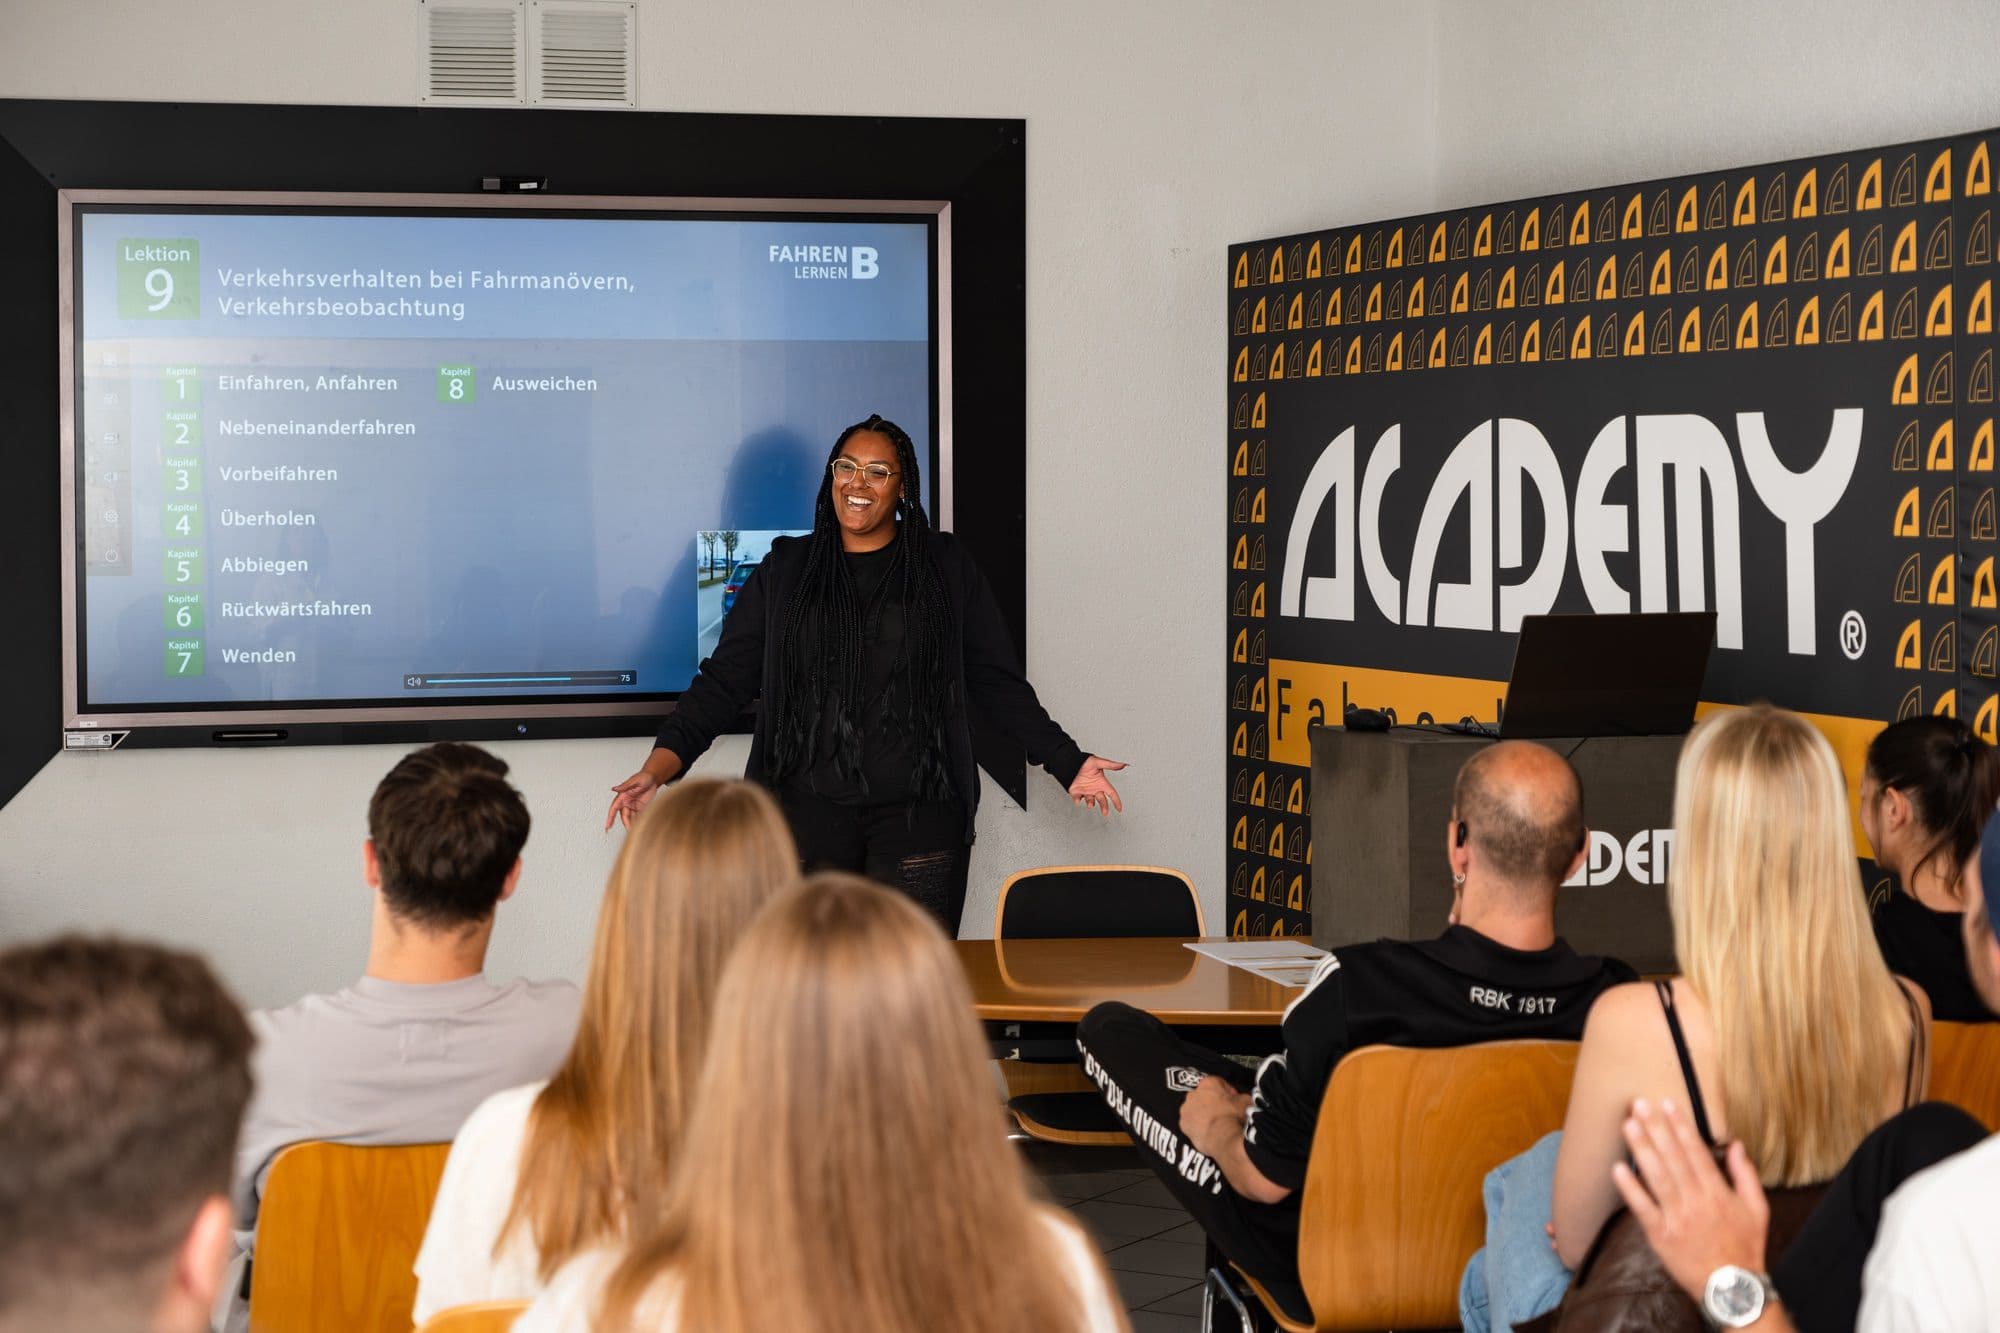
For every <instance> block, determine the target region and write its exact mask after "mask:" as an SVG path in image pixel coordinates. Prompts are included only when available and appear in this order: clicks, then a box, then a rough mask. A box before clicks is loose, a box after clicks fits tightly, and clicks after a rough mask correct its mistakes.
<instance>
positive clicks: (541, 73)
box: [528, 0, 639, 107]
mask: <svg viewBox="0 0 2000 1333" xmlns="http://www.w3.org/2000/svg"><path fill="white" fill-rule="evenodd" d="M638 8H639V7H638V6H637V5H636V4H630V3H625V2H624V0H529V3H528V12H529V15H530V20H529V21H530V22H531V23H532V24H533V28H534V42H533V59H532V60H531V62H530V63H531V65H532V69H533V89H534V92H533V100H534V101H535V102H537V103H539V104H542V105H546V106H595V107H620V106H626V107H629V106H637V105H638V73H637V66H638V59H637V51H636V47H637V42H636V38H637V29H638V22H639V15H638Z"/></svg>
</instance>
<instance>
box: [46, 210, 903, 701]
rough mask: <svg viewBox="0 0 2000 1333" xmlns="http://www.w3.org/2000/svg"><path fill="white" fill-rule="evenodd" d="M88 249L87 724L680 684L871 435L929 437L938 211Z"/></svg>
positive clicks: (195, 222)
mask: <svg viewBox="0 0 2000 1333" xmlns="http://www.w3.org/2000/svg"><path fill="white" fill-rule="evenodd" d="M73 246H74V254H75V258H74V279H73V280H74V282H75V284H76V286H75V293H76V295H75V310H76V331H75V336H76V343H75V354H76V369H75V389H76V400H75V401H76V407H77V415H76V423H75V435H74V447H75V450H76V460H77V470H76V480H77V488H76V496H77V509H76V513H75V515H74V522H75V533H76V539H77V540H76V553H75V559H76V560H77V561H78V566H77V569H76V574H77V579H76V586H77V588H78V589H79V603H78V606H77V624H78V633H79V644H78V652H79V663H80V666H79V676H80V680H79V700H80V710H81V711H86V712H87V711H89V710H93V709H95V710H115V709H117V708H119V707H122V706H138V707H141V708H145V707H147V706H171V707H175V708H187V709H199V708H202V707H207V706H218V705H219V706H223V707H228V706H229V705H232V704H242V705H268V704H273V703H288V702H295V703H301V704H312V703H331V702H334V701H342V702H355V703H364V704H380V703H383V702H392V703H393V702H406V703H415V704H421V703H424V702H431V703H436V702H441V701H443V700H446V699H450V700H452V701H454V702H466V701H468V700H480V701H486V702H492V701H496V700H499V699H501V698H503V697H506V698H511V697H516V696H543V697H549V698H554V699H565V698H572V699H573V698H574V697H576V696H578V695H583V694H590V695H609V696H620V695H659V694H671V693H674V692H678V691H679V690H681V689H683V688H685V687H686V685H687V682H688V680H689V678H690V677H691V676H692V674H693V672H694V670H695V667H696V665H697V663H698V662H699V661H700V660H701V657H702V656H703V655H704V654H705V653H706V652H708V651H709V650H711V649H712V648H713V647H714V645H715V641H716V638H717V636H718V634H719V633H720V630H721V624H722V620H723V617H724V616H726V615H727V614H728V610H729V608H730V606H731V605H732V604H733V602H734V599H735V589H736V586H737V584H738V582H739V581H740V579H741V578H745V577H748V574H749V572H750V570H751V569H753V568H754V566H755V562H756V560H757V559H758V558H759V557H761V556H762V555H763V554H764V553H765V552H766V551H767V550H768V548H769V545H770V541H771V538H772V537H773V536H776V535H780V534H782V533H785V532H797V531H802V530H805V529H808V528H810V526H811V524H812V504H813V497H814V494H815V492H816V489H817V487H818V485H819V482H820V474H821V470H822V469H823V467H824V465H825V459H826V454H827V450H828V449H829V447H830V446H831V444H832V442H833V439H834V437H835V435H836V434H837V432H838V431H839V430H840V429H841V428H842V427H843V426H845V425H847V424H849V423H852V422H854V421H858V420H861V419H862V418H865V417H866V416H868V415H869V414H870V413H871V412H879V413H881V414H882V415H884V416H886V417H889V418H891V419H893V420H895V421H897V422H899V423H901V424H902V425H903V426H904V427H905V428H906V429H908V430H909V432H910V434H911V436H912V437H913V438H914V439H915V441H916V443H917V447H918V449H919V451H920V456H923V457H928V455H929V449H930V443H931V441H930V436H931V430H932V424H931V411H932V399H931V375H932V360H933V352H932V343H933V329H932V324H931V313H930V311H931V299H930V293H931V273H930V266H931V240H930V228H929V224H928V222H927V221H926V220H899V219H888V220H883V219H870V220H856V221H848V220H840V221H823V220H818V219H787V218H784V217H780V216H766V217H760V218H752V219H745V218H742V217H733V218H723V217H716V216H700V217H643V216H635V215H629V214H628V215H603V216H547V215H539V216H538V215H532V214H525V213H503V214H484V215H477V216H468V215H466V214H464V213H450V214H445V213H420V212H393V213H392V212H351V211H350V212H337V213H336V212H330V211H325V210H321V211H299V210H276V209H256V210H247V209H223V210H195V209H191V208H190V209H185V210H177V211H133V210H132V209H130V208H112V207H104V206H85V207H82V208H80V209H79V210H78V215H77V219H76V226H75V231H74V234H73ZM926 481H927V482H928V481H929V478H926ZM926 498H927V499H928V498H929V497H926Z"/></svg>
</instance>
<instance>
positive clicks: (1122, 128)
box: [0, 0, 1440, 1004]
mask: <svg viewBox="0 0 2000 1333" xmlns="http://www.w3.org/2000/svg"><path fill="white" fill-rule="evenodd" d="M639 10H640V53H639V72H640V105H641V107H642V108H643V109H646V110H689V111H743V112H750V111H761V112H788V113H815V112H823V113H842V114H885V115H951V116H982V115H990V116H1024V117H1026V118H1027V120H1028V124H1029V158H1028V160H1029V176H1028V232H1029V240H1028V248H1029V258H1028V271H1029V288H1028V308H1029V315H1028V320H1029V348H1028V364H1029V378H1028V397H1029V439H1028V471H1029V477H1028V543H1029V566H1030V568H1029V574H1028V595H1029V609H1028V634H1029V640H1030V644H1029V651H1028V666H1029V670H1030V675H1031V676H1032V677H1033V679H1034V680H1035V682H1036V684H1037V686H1038V687H1039V688H1040V690H1041V692H1042V695H1043V698H1044V699H1045V700H1046V701H1047V703H1048V704H1049V706H1050V709H1051V711H1053V712H1054V713H1055V714H1056V716H1057V717H1058V718H1059V719H1061V720H1062V721H1063V722H1064V723H1065V724H1066V725H1067V726H1068V727H1069V728H1070V730H1071V731H1072V732H1073V733H1074V734H1075V735H1076V736H1077V737H1078V739H1079V740H1080V741H1081V742H1082V743H1083V744H1085V745H1086V746H1090V747H1094V748H1096V749H1098V750H1099V751H1101V752H1102V753H1105V754H1108V755H1111V756H1113V757H1115V758H1119V759H1124V760H1127V761H1129V762H1130V763H1131V764H1132V768H1131V770H1130V771H1129V773H1128V774H1127V775H1126V776H1125V778H1124V779H1123V780H1122V781H1121V783H1120V788H1121V790H1122V791H1123V792H1124V794H1125V797H1126V806H1127V812H1126V814H1125V815H1124V816H1123V817H1122V818H1120V819H1117V820H1115V821H1114V822H1112V823H1110V824H1108V825H1107V824H1102V823H1100V822H1098V821H1097V820H1096V819H1095V817H1093V816H1086V815H1083V814H1079V813H1077V812H1075V811H1072V810H1070V809H1069V808H1068V805H1067V802H1066V801H1064V800H1063V797H1062V793H1061V792H1060V791H1059V790H1058V789H1057V788H1056V786H1055V785H1054V783H1053V782H1051V781H1050V780H1049V779H1048V778H1047V777H1046V776H1044V775H1041V774H1040V773H1039V772H1037V773H1035V774H1033V775H1031V778H1030V781H1031V783H1033V784H1034V785H1033V786H1032V787H1031V795H1030V808H1029V809H1028V810H1027V811H1025V812H1024V811H1022V810H1020V809H1019V808H1017V807H1015V806H1013V805H1012V804H1011V803H1010V802H1008V801H1007V800H1006V798H1004V797H1003V796H1001V795H999V793H998V792H997V791H995V790H993V789H992V788H990V787H989V789H988V791H987V793H986V801H985V805H984V806H983V807H982V811H981V816H980V830H979V832H980V839H979V844H978V847H977V849H976V852H975V856H974V860H973V870H972V900H971V904H970V906H969V907H968V908H967V911H966V917H965V933H967V934H971V935H981V934H986V933H988V929H989V926H990V923H991V917H992V910H993V899H994V894H995V891H996V890H997V888H998V885H999V881H1000V880H1001V878H1002V877H1004V876H1005V874H1006V873H1007V872H1008V871H1010V870H1012V869H1015V868H1018V867H1021V866H1026V865H1035V864H1044V863H1053V862H1070V861H1144V862H1159V863H1164V864H1169V865H1178V866H1181V867H1183V868H1185V869H1187V870H1188V871H1189V872H1190V873H1191V874H1193V876H1194V877H1195V880H1196V882H1197V884H1198V885H1199V886H1200V887H1201V890H1202V893H1203V896H1204V899H1205V901H1206V903H1207V906H1208V911H1209V916H1210V919H1211V921H1216V922H1219V921H1221V920H1222V918H1221V900H1222V840H1223V837H1224V835H1225V832H1226V829H1225V827H1224V822H1223V787H1222V782H1223V779H1222V764H1221V754H1222V747H1223V729H1222V711H1223V710H1222V706H1221V705H1222V699H1223V673H1222V652H1223V648H1224V644H1223V642H1222V636H1221V632H1220V630H1221V621H1222V603H1223V557H1224V554H1225V549H1224V540H1225V539H1224V532H1223V521H1222V515H1223V508H1224V497H1223V481H1224V478H1223V466H1222V463H1223V450H1224V445H1223V443H1222V432H1221V429H1220V428H1221V425H1222V419H1223V413H1224V411H1225V407H1226V404H1225V398H1224V393H1223V373H1224V370H1225V367H1224V365H1223V354H1224V349H1223V338H1222V320H1223V316H1224V282H1225V279H1226V274H1225V273H1224V267H1223V266H1224V248H1225V246H1227V244H1228V243H1229V242H1231V241H1234V240H1242V239H1245V238H1248V237H1251V236H1257V235H1268V234H1276V233H1282V232H1288V231H1297V230H1302V229H1304V228H1307V227H1312V226H1319V225H1324V224H1329V223H1334V222H1341V221H1353V220H1362V219H1367V218H1371V217H1381V216H1390V215H1394V214H1398V213H1407V212H1414V211H1419V210H1422V209H1426V208H1429V207H1432V206H1433V204H1434V203H1435V202H1436V200H1435V198H1434V188H1433V174H1434V170H1435V166H1434V163H1435V157H1436V149H1437V135H1436V125H1435V119H1436V112H1437V107H1438V104H1439V103H1438V95H1439V70H1440V67H1439V64H1438V60H1437V52H1438V49H1439V48H1438V40H1439V32H1438V24H1437V15H1438V13H1439V10H1438V7H1437V5H1436V4H1434V3H1397V4H1380V5H1359V4H1353V5H1340V4H1327V3H1323V2H1322V0H1266V2H1265V3H1261V4H1259V5H1256V6H1245V5H1241V4H1236V3H1229V0H1212V2H1210V0H1162V2H1157V3H1151V4H1141V3H1132V2H1130V0H1090V2H1088V3H1081V4H1079V3H1064V2H1063V0H1017V3H1011V4H1006V5H974V4H971V3H960V2H958V0H929V2H920V0H882V2H879V3H850V2H842V3H823V2H822V3H815V2H814V0H770V2H767V3H761V4H754V5H735V6H729V5H723V6H697V5H693V4H689V3H685V2H684V0H676V2H674V3H668V2H667V0H640V4H639ZM419 13H420V11H419V8H418V6H417V4H416V3H415V0H340V3H338V4H304V3H280V4H271V5H262V6H258V5H243V4H239V3H221V2H220V0H180V2H178V3H175V4H172V5H161V4H157V3H147V2H146V0H7V2H6V4H5V14H6V18H5V27H6V32H7V38H6V40H5V42H0V96H17V97H94V98H136V99H154V100H188V101H246V102H257V101H271V102H326V103H373V104H390V103H412V102H415V101H416V100H417V89H418V54H419V52H420V50H421V30H420V27H419ZM301 150H302V151H310V146H309V145H301ZM5 374H6V371H5V369H4V368H0V378H4V376H5ZM49 447H50V448H53V447H54V442H53V441H50V442H49ZM496 748H497V749H498V750H499V751H500V752H501V753H502V754H503V755H504V756H505V758H506V759H507V760H508V762H509V763H511V764H512V765H514V768H515V777H516V780H517V781H518V782H519V784H520V785H521V787H522V789H523V791H524V792H525V793H526V795H527V797H528V801H529V805H530V808H531V809H532V811H533V812H534V817H535V833H534V835H533V837H532V838H531V840H530V842H529V846H528V852H527V861H528V874H527V876H526V878H525V880H524V882H523V886H522V890H521V892H520V894H519V895H518V896H517V897H516V898H515V900H514V901H513V902H512V903H510V904H509V905H508V906H507V908H506V910H505V911H504V913H503V917H502V922H501V925H500V928H499V930H498V932H497V935H496V945H495V953H494V957H493V960H492V961H493V968H494V971H495V972H496V973H497V974H500V975H507V974H515V973H533V974H544V973H565V974H568V975H572V976H574V975H578V974H580V972H581V968H582V963H583V960H584V958H585V955H586V953H587V950H588V942H589V932H590V926H591V921H592V917H593V914H594V911H595V905H596V900H597V895H598V891H599V887H600V885H601V883H602V880H603V876H604V872H605V871H606V869H607V868H608V867H609V865H610V862H611V858H612V856H613V854H614V852H615V849H616V839H617V837H618V835H617V834H612V835H609V836H607V835H604V834H602V833H600V832H599V826H600V824H601V821H602V815H603V808H604V801H605V799H606V793H605V788H606V787H608V786H609V785H610V784H611V783H613V782H615V781H617V780H618V779H620V778H622V777H624V776H625V775H626V774H627V773H629V772H630V771H631V770H632V768H633V767H634V766H635V765H636V764H637V763H638V761H639V760H640V758H642V757H643V753H644V748H645V747H644V744H643V742H600V741H576V742H535V743H518V744H510V745H503V746H498V747H496ZM743 749H744V745H743V742H742V741H741V740H740V739H733V740H728V741H725V742H724V743H723V744H721V745H718V746H717V748H716V750H715V752H714V753H713V754H712V755H711V756H710V757H709V759H708V760H706V761H705V762H704V766H703V767H704V771H719V772H733V771H740V769H741V764H742V759H743ZM397 753H398V752H397V751H396V750H394V749H392V748H388V747H356V748H348V749H314V750H299V751H282V750H271V751H256V752H231V753H217V752H209V751H178V752H174V751H154V752H146V753H132V754H121V755H114V756H103V757H84V756H71V755H64V756H58V757H57V758H56V759H55V760H53V761H52V762H51V763H50V764H49V766H48V767H47V768H46V769H44V770H43V772H42V773H41V774H40V776H38V777H37V778H36V779H35V781H34V782H32V783H31V784H30V785H29V786H28V788H27V789H26V790H25V791H23V792H22V793H21V795H20V796H18V797H17V798H16V799H15V800H14V801H12V802H11V803H9V804H8V805H7V806H6V807H5V808H0V940H8V939H18V938H21V937H23V936H27V935H32V934H39V933H42V932H46V931H52V930H56V929H60V928H65V927H72V926H79V927H85V928H118V929H122V930H127V931H132V932H137V933H142V934H146V935H151V936H156V937H160V938H164V939H168V940H173V941H179V942H182V943H184V944H187V945H190V946H193V947H198V948H200V949H203V950H205V951H206V952H207V953H209V954H210V955H211V956H212V957H213V958H215V959H216V961H217V962H218V963H219V964H220V966H221V968H222V970H223V971H224V973H225V975H226V976H227V977H228V979H229V980H230V981H231V982H232V983H233V984H234V985H235V986H236V987H237V988H238V990H239V991H240V992H241V993H242V994H243V996H244V997H245V998H246V999H248V1000H249V1001H251V1002H252V1003H257V1004H269V1003H273V1002H278V1001H282V1000H285V999H289V998H291V997H292V996H294V995H296V994H297V993H299V992H300V991H302V990H306V989H317V988H327V987H332V986H337V985H339V984H341V983H342V982H344V981H345V980H346V979H348V978H349V977H351V976H352V975H353V974H354V973H355V972H357V971H358V970H359V967H360V964H361V958H362V952H363V949H364V947H365V941H366V934H367V924H366V910H365V909H366V897H365V894H366V891H365V889H363V888H362V887H361V886H360V881H359V876H358V861H359V843H360V840H361V837H362V836H363V832H364V820H363V817H364V811H365V805H366V802H367V798H368V793H369V791H370V789H371V788H372V787H373V785H374V783H375V781H376V779H377V778H378V777H379V776H380V775H381V774H382V772H383V771H384V770H385V769H387V768H388V766H389V765H390V764H391V763H392V762H394V759H395V757H396V754H397Z"/></svg>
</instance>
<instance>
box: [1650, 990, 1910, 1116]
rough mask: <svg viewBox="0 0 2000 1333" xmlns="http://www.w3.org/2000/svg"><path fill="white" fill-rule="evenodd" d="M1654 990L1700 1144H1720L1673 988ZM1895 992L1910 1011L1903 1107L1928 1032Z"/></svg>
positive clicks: (1907, 998)
mask: <svg viewBox="0 0 2000 1333" xmlns="http://www.w3.org/2000/svg"><path fill="white" fill-rule="evenodd" d="M1653 990H1654V991H1655V992H1657V993H1658V995H1659V997H1660V1008H1661V1009H1662V1010H1664V1011H1665V1012H1666V1015H1667V1033H1668V1035H1670V1036H1671V1037H1672V1038H1673V1039H1674V1058H1675V1059H1677V1060H1679V1061H1680V1062H1681V1078H1682V1079H1683V1080H1685V1081H1686V1083H1687V1094H1688V1109H1689V1110H1691V1111H1693V1112H1694V1127H1695V1130H1696V1131H1697V1132H1698V1133H1700V1135H1701V1141H1702V1142H1703V1143H1706V1144H1707V1145H1708V1146H1709V1147H1711V1148H1717V1147H1720V1146H1721V1145H1720V1144H1718V1143H1717V1142H1716V1141H1715V1135H1714V1134H1713V1133H1712V1132H1710V1130H1709V1125H1708V1106H1707V1105H1706V1104H1705V1103H1704V1102H1703V1101H1702V1099H1701V1080H1700V1079H1699V1078H1697V1077H1696V1076H1695V1072H1694V1057H1693V1056H1691V1055H1689V1054H1688V1045H1687V1034H1686V1033H1684V1032H1682V1031H1681V1016H1680V1014H1679V1013H1677V1012H1676V1011H1675V1009H1674V987H1673V983H1672V982H1670V981H1655V982H1654V983H1653ZM1896 991H1897V993H1898V994H1900V995H1901V996H1902V997H1903V1005H1904V1007H1905V1008H1907V1009H1908V1010H1909V1012H1910V1054H1909V1057H1908V1059H1907V1061H1906V1062H1905V1066H1904V1070H1903V1105H1904V1106H1905V1107H1910V1106H1915V1105H1916V1104H1917V1098H1918V1097H1919V1096H1920V1095H1922V1092H1923V1089H1922V1088H1920V1087H1919V1086H1918V1075H1919V1073H1920V1072H1921V1071H1922V1069H1923V1052H1924V1047H1925V1045H1926V1039H1927V1037H1928V1035H1929V1034H1928V1033H1927V1032H1926V1031H1925V1030H1924V1021H1923V1015H1922V1013H1920V1012H1919V1011H1918V1009H1917V1002H1916V1000H1915V999H1914V998H1913V997H1912V996H1911V995H1910V991H1909V988H1908V987H1906V986H1905V985H1903V983H1902V982H1901V981H1898V982H1897V983H1896Z"/></svg>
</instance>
